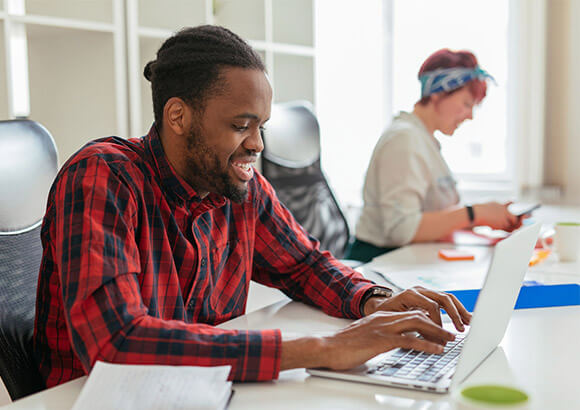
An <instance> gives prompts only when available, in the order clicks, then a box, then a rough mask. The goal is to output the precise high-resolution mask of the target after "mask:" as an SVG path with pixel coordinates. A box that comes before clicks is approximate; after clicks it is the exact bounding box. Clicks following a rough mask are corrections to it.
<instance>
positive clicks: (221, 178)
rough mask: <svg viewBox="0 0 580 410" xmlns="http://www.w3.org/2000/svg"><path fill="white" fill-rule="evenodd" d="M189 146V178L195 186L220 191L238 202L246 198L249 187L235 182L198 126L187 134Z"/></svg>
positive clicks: (193, 127)
mask: <svg viewBox="0 0 580 410" xmlns="http://www.w3.org/2000/svg"><path fill="white" fill-rule="evenodd" d="M187 148H188V151H189V155H188V157H187V168H188V170H189V172H190V178H189V180H190V181H191V182H190V183H192V185H193V187H194V188H196V189H200V188H202V189H204V190H207V191H208V192H215V193H218V194H220V195H223V196H224V197H226V198H228V199H229V200H230V201H233V202H236V203H238V204H241V203H242V202H244V201H245V200H246V198H247V196H248V188H247V187H246V186H244V187H243V188H240V187H239V186H238V185H236V184H235V183H234V181H233V179H232V177H231V175H229V174H228V172H227V170H223V169H222V168H221V167H220V160H219V157H218V155H217V154H216V153H215V152H214V151H213V150H212V149H211V148H209V147H208V146H207V144H206V143H205V138H204V137H203V136H202V133H201V130H200V129H199V128H198V127H195V126H192V127H191V129H190V131H189V134H188V136H187ZM228 165H229V164H228ZM226 169H227V168H226ZM196 181H199V183H196Z"/></svg>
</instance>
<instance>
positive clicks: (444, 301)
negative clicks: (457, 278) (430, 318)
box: [419, 289, 471, 332]
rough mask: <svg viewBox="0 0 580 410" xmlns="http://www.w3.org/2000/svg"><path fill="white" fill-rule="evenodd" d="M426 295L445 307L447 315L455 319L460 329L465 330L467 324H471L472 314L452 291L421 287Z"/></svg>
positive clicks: (454, 321)
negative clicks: (445, 291) (446, 291)
mask: <svg viewBox="0 0 580 410" xmlns="http://www.w3.org/2000/svg"><path fill="white" fill-rule="evenodd" d="M419 291H420V292H421V293H422V294H423V295H424V296H425V297H428V298H430V299H432V300H434V301H436V302H437V303H438V305H439V307H441V308H443V309H445V311H446V312H447V315H448V316H449V317H450V318H451V320H452V321H453V324H454V325H455V328H456V329H457V330H460V331H462V332H463V331H464V330H465V326H464V325H463V324H464V323H465V324H469V321H470V319H471V314H470V313H469V312H468V311H467V309H465V307H464V306H463V305H462V304H461V302H460V301H459V299H457V298H456V297H455V295H452V294H450V293H443V292H436V291H433V290H427V289H420V290H419Z"/></svg>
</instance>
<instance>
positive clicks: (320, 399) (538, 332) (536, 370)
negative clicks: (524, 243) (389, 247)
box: [5, 244, 580, 410]
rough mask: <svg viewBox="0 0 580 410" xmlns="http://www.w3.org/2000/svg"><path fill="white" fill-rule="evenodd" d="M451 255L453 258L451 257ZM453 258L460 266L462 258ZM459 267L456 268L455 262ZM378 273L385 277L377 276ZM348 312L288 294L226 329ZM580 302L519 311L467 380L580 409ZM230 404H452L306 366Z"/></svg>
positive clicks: (36, 405)
mask: <svg viewBox="0 0 580 410" xmlns="http://www.w3.org/2000/svg"><path fill="white" fill-rule="evenodd" d="M438 248H440V245H436V244H435V245H434V244H429V245H412V246H409V247H405V248H402V249H400V250H397V251H394V252H391V253H389V254H387V255H385V256H383V257H381V261H382V263H388V264H391V265H392V266H398V267H402V268H405V267H407V268H410V267H413V268H414V269H417V268H419V269H420V268H426V267H428V266H431V265H432V263H440V262H439V260H438V259H437V258H436V256H433V255H434V254H433V251H434V250H435V251H434V252H435V255H436V249H438ZM474 250H475V251H476V252H479V253H481V258H479V259H478V260H479V262H477V263H476V265H477V266H472V267H473V268H474V269H475V270H480V271H485V270H486V269H487V264H488V263H489V256H490V254H491V249H488V248H481V247H478V248H477V249H474ZM451 263H452V262H450V263H449V264H451ZM449 264H448V265H446V266H455V267H456V268H457V269H460V268H461V264H457V265H449ZM454 269H455V268H454ZM373 279H377V281H380V278H373ZM347 323H348V321H347V320H344V319H337V318H331V317H328V316H326V315H324V314H323V313H321V312H319V311H317V310H315V309H313V308H310V307H307V306H304V305H302V304H299V303H296V302H290V301H288V300H283V301H280V302H277V303H275V304H273V305H270V306H268V307H265V308H263V309H260V310H257V311H255V312H252V313H250V314H248V315H245V316H242V317H239V318H237V319H234V320H232V321H230V322H227V323H225V324H223V325H222V326H221V327H223V328H227V329H269V328H280V329H282V331H283V332H285V333H309V334H312V333H319V332H320V333H322V332H329V331H332V330H334V329H337V328H340V327H342V326H344V325H346V324H347ZM579 345H580V307H579V306H572V307H561V308H546V309H529V310H517V311H514V313H513V316H512V320H511V322H510V324H509V327H508V329H507V332H506V335H505V337H504V339H503V341H502V342H501V344H500V348H498V349H496V350H495V351H494V352H493V353H492V355H491V356H490V357H488V358H487V360H485V361H484V362H483V363H482V365H480V366H479V367H478V369H477V370H476V371H475V372H474V373H473V374H472V375H471V376H470V377H469V378H468V379H467V381H466V383H479V382H500V383H512V384H516V385H519V386H521V387H523V388H525V389H526V390H527V391H528V392H530V394H531V398H532V408H533V409H542V410H543V409H550V410H557V409H566V410H569V409H580V373H579V372H578V370H577V369H580V353H579V352H578V346H579ZM85 380H86V378H80V379H77V380H74V381H72V382H69V383H66V384H64V385H61V386H58V387H56V388H53V389H49V390H46V391H44V392H41V393H38V394H35V395H32V396H30V397H27V398H25V399H22V400H20V401H17V402H15V403H12V404H11V405H9V406H6V407H5V408H6V409H67V408H70V407H71V406H72V404H73V403H74V400H75V398H76V397H77V395H78V393H79V392H80V389H81V388H82V386H83V384H84V381H85ZM234 389H235V390H236V393H235V395H234V397H233V399H232V402H231V404H230V407H229V408H230V409H231V410H236V409H272V408H276V409H296V408H304V409H334V408H340V409H356V410H361V409H386V408H390V409H425V410H427V409H438V410H443V409H450V408H452V404H451V398H450V396H449V395H438V394H432V393H422V392H413V391H409V390H403V389H393V388H387V387H382V386H373V385H366V384H360V383H351V382H342V381H336V380H326V379H322V378H317V377H311V376H308V375H307V373H306V372H305V371H304V370H302V369H297V370H291V371H286V372H282V373H281V375H280V378H279V379H278V380H276V381H273V382H265V383H236V384H235V386H234Z"/></svg>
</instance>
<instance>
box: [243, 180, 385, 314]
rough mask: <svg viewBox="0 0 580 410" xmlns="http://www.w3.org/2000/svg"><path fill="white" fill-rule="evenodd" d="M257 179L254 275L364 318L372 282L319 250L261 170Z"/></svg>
mask: <svg viewBox="0 0 580 410" xmlns="http://www.w3.org/2000/svg"><path fill="white" fill-rule="evenodd" d="M253 183H254V184H255V186H254V187H253V188H254V189H253V190H252V191H253V192H255V194H254V195H256V197H255V198H254V202H255V206H256V212H257V214H258V217H257V218H256V227H255V231H256V234H255V245H254V271H253V273H252V279H253V280H255V281H257V282H260V283H262V284H264V285H266V286H270V287H275V288H278V289H280V290H282V291H283V292H284V293H285V294H286V295H288V296H289V297H290V298H292V299H294V300H297V301H300V302H304V303H307V304H309V305H313V306H317V307H319V308H320V309H322V310H323V311H324V312H325V313H327V314H329V315H332V316H336V317H345V318H351V319H358V318H360V317H361V311H360V303H361V300H362V297H363V295H364V294H365V292H366V291H367V290H368V289H370V288H371V287H373V286H374V283H373V282H372V281H370V280H368V279H365V278H364V277H363V276H362V275H361V274H360V273H358V272H356V271H354V270H352V269H351V268H349V267H347V266H345V265H343V264H342V263H340V262H339V261H338V260H337V259H335V258H334V257H333V256H332V255H331V254H330V253H329V252H322V251H320V249H319V244H318V241H316V240H315V239H314V238H313V237H311V236H309V235H308V233H307V232H305V231H304V229H303V228H302V227H301V226H300V224H298V222H297V221H296V220H295V219H294V217H293V216H292V215H291V213H290V212H289V211H288V209H286V207H284V206H283V205H282V204H281V203H280V201H279V200H278V198H277V196H276V194H275V193H274V190H273V188H272V187H271V185H270V184H269V183H268V182H267V181H266V180H265V179H264V177H263V176H261V175H260V174H259V173H256V174H255V178H254V181H253Z"/></svg>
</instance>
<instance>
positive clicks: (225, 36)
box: [143, 25, 266, 127]
mask: <svg viewBox="0 0 580 410" xmlns="http://www.w3.org/2000/svg"><path fill="white" fill-rule="evenodd" d="M225 67H240V68H248V69H257V70H261V71H266V68H265V67H264V63H263V62H262V59H261V58H260V56H259V55H258V53H256V52H255V51H254V49H252V47H250V46H249V45H248V43H246V42H245V41H244V40H243V39H242V38H240V37H239V36H238V35H236V34H234V33H232V32H231V31H230V30H228V29H226V28H223V27H219V26H210V25H205V26H198V27H192V28H184V29H182V30H180V31H179V32H177V33H175V34H174V35H173V36H171V37H170V38H168V39H167V40H166V41H165V42H164V43H163V45H162V46H161V48H159V51H157V59H156V60H153V61H150V62H149V63H147V65H146V66H145V69H144V71H143V75H144V76H145V78H146V79H147V80H149V81H150V82H151V92H152V95H153V111H154V114H155V122H156V123H157V125H158V126H159V127H161V125H162V120H163V108H164V107H165V103H166V102H167V100H169V99H170V98H172V97H179V98H181V99H182V100H184V101H185V102H186V103H187V104H189V106H191V107H192V108H194V109H195V110H197V112H203V110H204V109H205V102H206V101H207V98H209V97H211V96H212V95H215V94H217V93H219V92H220V90H222V87H221V86H222V84H221V83H220V73H221V70H222V69H223V68H225Z"/></svg>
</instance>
